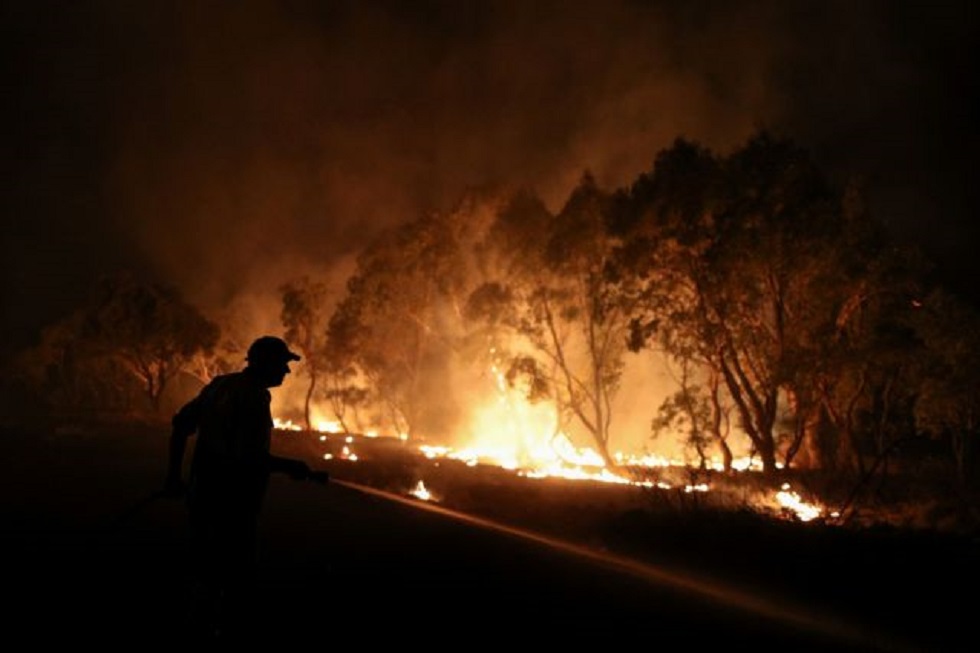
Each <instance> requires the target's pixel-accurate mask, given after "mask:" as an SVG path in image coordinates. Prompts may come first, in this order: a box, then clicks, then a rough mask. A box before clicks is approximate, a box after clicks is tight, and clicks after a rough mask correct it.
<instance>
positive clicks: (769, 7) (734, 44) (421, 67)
mask: <svg viewBox="0 0 980 653" xmlns="http://www.w3.org/2000/svg"><path fill="white" fill-rule="evenodd" d="M974 7H975V3H971V2H966V1H957V2H930V3H925V2H922V3H905V2H894V1H881V2H875V1H866V2H852V1H848V2H836V1H827V0H820V1H809V0H807V1H796V2H793V1H784V0H777V1H772V2H766V1H762V2H737V1H732V2H698V1H694V2H691V1H685V2H653V1H649V2H643V1H639V0H633V1H627V0H622V1H615V0H604V1H601V2H584V1H583V2H575V1H574V0H571V1H566V2H531V1H529V0H516V1H510V0H507V1H500V2H467V1H450V2H426V1H420V0H413V1H404V2H368V1H365V2H313V1H301V0H297V1H278V2H274V1H271V0H270V1H267V2H200V1H192V2H166V1H163V0H160V1H146V2H132V1H128V0H120V1H118V2H113V1H102V0H86V1H82V2H69V1H64V2H46V1H38V0H25V1H22V2H12V1H9V0H2V9H0V32H2V36H0V43H2V48H3V65H2V68H0V70H2V71H3V72H2V74H3V87H2V88H3V100H4V101H3V107H4V109H3V110H4V113H5V115H4V125H5V127H6V130H5V131H6V135H5V137H4V138H3V140H2V146H0V147H2V148H3V149H2V152H3V156H2V165H3V176H4V184H3V191H2V199H0V211H2V214H3V225H4V228H3V242H2V245H3V266H4V267H3V286H2V292H3V295H2V302H3V305H2V311H3V333H2V351H3V353H9V352H11V351H13V350H15V349H17V348H20V347H23V346H27V345H30V344H32V343H33V341H34V339H35V338H36V336H37V333H38V330H39V328H40V327H41V326H42V325H44V324H46V323H49V322H51V321H53V320H55V319H57V318H60V317H63V316H64V315H65V314H67V313H68V312H70V311H71V310H72V309H73V308H75V307H76V306H77V305H78V304H79V302H80V301H81V300H82V298H83V297H84V295H85V293H86V291H87V290H88V288H89V287H90V285H91V283H92V281H93V279H94V278H95V277H96V276H97V275H98V274H100V273H103V272H111V271H113V270H116V269H120V268H129V269H132V270H135V271H136V272H138V273H139V274H141V275H144V276H146V277H147V278H150V279H156V280H160V281H164V282H167V283H172V284H175V285H176V286H178V287H179V288H181V289H182V291H183V292H184V293H185V295H186V296H187V297H188V298H189V299H191V300H192V301H194V302H195V303H197V304H198V305H199V306H201V307H202V308H204V309H205V310H215V309H219V308H220V307H222V306H226V305H228V304H229V303H230V302H233V301H235V300H240V299H241V298H242V297H243V296H248V295H250V294H257V295H261V294H262V293H268V292H269V291H270V288H274V287H275V286H277V285H278V284H280V283H281V282H282V281H284V280H285V279H286V278H288V277H290V276H294V275H296V274H299V273H313V274H319V275H323V276H332V277H335V278H342V276H343V275H344V274H345V273H346V272H349V270H350V269H351V268H350V266H351V263H350V262H351V260H352V257H353V255H354V254H356V252H357V251H358V249H359V248H360V247H361V246H363V245H364V244H365V242H366V241H367V240H368V239H369V238H370V237H371V236H372V235H373V234H375V233H377V232H378V230H379V229H380V228H382V227H383V226H385V225H389V224H392V223H395V222H398V221H401V220H406V219H411V218H414V217H417V215H418V214H419V212H420V211H426V210H433V209H436V210H437V209H440V208H445V207H447V206H449V205H451V204H452V203H453V202H454V201H456V200H457V199H459V197H460V195H461V193H463V192H464V191H465V190H466V189H467V188H470V187H494V186H497V185H510V184H523V185H528V186H531V187H533V188H535V189H537V190H538V192H539V193H540V194H541V195H542V197H544V198H545V200H546V201H547V202H548V203H549V205H551V206H552V208H558V206H559V205H560V203H561V202H562V200H563V199H564V198H565V197H566V195H567V192H568V190H569V189H570V187H571V185H572V184H573V183H575V182H576V181H577V180H578V178H579V177H580V176H581V174H582V172H583V171H584V170H586V169H588V170H590V171H591V172H593V173H594V175H595V176H596V179H597V180H598V181H599V183H600V184H601V185H603V186H605V187H608V188H613V187H616V186H620V185H623V184H627V183H629V182H631V181H632V180H633V179H635V177H636V176H637V175H638V174H640V173H641V172H643V171H646V170H648V169H650V166H651V164H652V161H653V158H654V156H655V155H656V153H657V151H659V150H660V149H662V148H664V147H666V146H668V145H669V144H670V143H671V142H672V141H673V140H674V139H675V138H676V137H678V136H684V137H687V138H690V139H693V140H697V141H699V142H701V143H702V144H704V145H706V146H709V147H711V148H712V149H715V150H717V151H719V152H725V151H728V150H729V149H730V148H732V147H735V146H737V145H739V144H741V143H743V142H744V141H745V139H746V138H747V137H748V136H749V135H750V134H751V133H752V132H753V131H754V130H755V129H757V128H760V127H765V128H768V129H770V130H772V131H774V132H775V133H777V134H779V135H783V136H787V137H790V138H792V139H794V140H795V141H797V142H798V143H799V144H801V145H803V146H804V147H806V148H808V149H809V150H810V151H811V152H812V153H813V155H814V156H815V157H816V158H817V160H818V162H819V163H820V165H821V166H822V167H823V168H824V169H825V170H826V171H827V172H828V173H829V174H831V175H832V176H833V178H834V179H836V180H843V179H845V178H846V177H847V176H849V175H860V176H861V177H862V178H863V179H864V180H865V182H866V184H867V187H868V190H869V194H870V199H871V206H872V209H873V210H874V211H875V213H876V215H877V216H878V217H879V218H880V219H881V220H882V221H883V222H884V223H885V224H886V225H887V226H888V227H889V228H891V229H892V230H893V233H894V234H895V235H896V236H897V237H898V238H900V239H904V240H908V241H912V242H917V243H919V244H921V245H922V246H923V247H924V248H925V249H926V250H927V252H928V253H929V254H931V255H932V256H934V257H935V258H937V259H939V260H940V261H941V262H942V263H943V265H944V266H945V268H946V269H947V270H948V272H949V273H950V274H951V275H960V278H965V277H964V276H963V275H965V274H966V273H973V274H976V275H978V276H980V256H978V255H977V254H976V253H975V252H974V247H975V245H976V243H978V242H980V240H978V236H980V226H978V224H977V220H976V218H975V216H976V212H977V208H978V191H977V186H978V183H977V174H976V172H975V169H976V168H975V166H974V163H973V161H974V159H975V157H976V151H977V146H978V139H977V118H976V116H977V115H980V107H978V106H977V105H978V97H977V81H978V76H977V74H976V72H977V69H976V65H975V64H973V63H972V61H973V59H974V58H976V55H977V52H976V50H977V45H976V43H977V39H976V38H975V37H976V36H977V10H976V9H974ZM962 287H964V288H967V289H969V288H970V284H967V283H963V284H962ZM977 294H978V295H980V293H977ZM272 317H273V318H275V316H272Z"/></svg>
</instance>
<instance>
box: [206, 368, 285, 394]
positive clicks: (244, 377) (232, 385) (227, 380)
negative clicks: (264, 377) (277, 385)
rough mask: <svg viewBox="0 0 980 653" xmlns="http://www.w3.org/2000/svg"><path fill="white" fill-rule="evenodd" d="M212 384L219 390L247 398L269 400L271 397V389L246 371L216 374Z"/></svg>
mask: <svg viewBox="0 0 980 653" xmlns="http://www.w3.org/2000/svg"><path fill="white" fill-rule="evenodd" d="M210 385H212V386H214V388H215V390H216V391H217V392H221V393H233V394H235V395H237V396H240V397H243V398H246V399H264V400H266V401H268V400H269V399H270V398H271V395H270V394H269V391H268V390H266V389H265V388H264V387H262V386H261V385H259V384H258V383H257V382H256V381H255V379H254V378H252V377H251V376H250V375H248V374H246V373H245V372H244V371H239V372H231V373H229V374H222V375H221V376H216V377H215V378H214V380H212V381H211V384H210Z"/></svg>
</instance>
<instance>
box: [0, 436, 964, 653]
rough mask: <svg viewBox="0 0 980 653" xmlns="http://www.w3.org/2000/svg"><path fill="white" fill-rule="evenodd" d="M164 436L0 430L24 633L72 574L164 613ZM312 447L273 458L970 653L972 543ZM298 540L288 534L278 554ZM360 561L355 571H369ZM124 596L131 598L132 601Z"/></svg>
mask: <svg viewBox="0 0 980 653" xmlns="http://www.w3.org/2000/svg"><path fill="white" fill-rule="evenodd" d="M167 435H168V433H167V430H166V429H164V428H161V427H156V426H147V425H116V426H111V427H109V426H103V427H97V428H93V427H84V428H83V427H73V428H61V429H31V428H17V429H12V428H5V429H3V430H0V438H2V442H3V447H4V450H5V451H6V452H7V454H8V457H7V461H8V465H7V470H6V472H5V473H4V474H3V475H0V498H2V518H3V520H2V523H3V527H4V534H3V535H4V537H3V539H4V548H5V549H6V552H7V553H8V554H9V555H8V557H7V560H11V561H15V562H14V563H13V564H14V566H15V569H14V571H13V577H14V578H15V579H16V582H15V583H14V585H13V587H14V588H15V589H17V590H18V591H20V593H21V595H22V607H24V606H28V607H29V608H30V609H29V610H28V609H27V608H25V610H26V612H25V614H26V615H29V616H30V617H31V619H32V620H37V619H38V617H39V615H42V614H44V615H45V616H47V617H50V621H48V620H47V619H43V620H41V621H39V622H38V624H39V625H36V626H34V627H33V628H34V629H35V631H36V632H43V631H45V630H46V629H48V628H52V627H56V624H57V623H58V622H65V615H64V607H65V605H66V604H68V605H77V604H78V603H79V602H84V601H85V597H86V596H89V595H90V593H91V592H97V591H98V589H99V588H90V587H78V586H77V585H79V584H80V583H92V578H93V576H92V575H90V574H88V573H86V572H85V570H80V569H78V567H79V566H81V565H84V564H86V563H85V562H84V561H85V560H88V561H89V563H90V564H98V563H99V562H102V563H106V562H107V561H109V560H112V561H113V562H112V564H113V565H114V568H116V569H118V564H119V560H120V559H125V560H128V561H129V562H128V564H131V565H132V566H133V567H134V574H135V573H136V569H139V574H140V577H141V578H142V580H141V581H140V583H141V587H142V586H143V585H145V584H146V583H149V584H151V585H152V584H153V583H158V584H159V586H160V587H161V588H163V589H161V594H160V596H159V600H160V602H161V603H162V604H166V603H167V602H168V601H170V600H173V601H174V602H177V601H179V597H176V596H171V594H172V593H173V592H174V591H175V589H174V584H173V582H172V580H173V578H176V577H179V576H180V574H181V573H182V571H181V567H180V561H179V559H178V558H176V557H175V553H174V552H175V551H179V548H180V541H179V537H180V533H181V532H182V518H183V515H182V512H181V510H180V509H179V506H176V505H165V504H161V503H159V502H157V501H156V500H155V499H154V498H153V497H154V493H155V492H156V490H158V489H159V484H160V481H162V477H163V472H164V468H165V455H166V438H167ZM323 446H326V445H324V444H320V443H319V441H318V440H314V441H311V440H310V439H309V436H304V435H302V434H295V433H284V434H279V435H278V436H277V450H278V451H279V452H280V453H283V454H287V455H297V456H302V457H304V458H306V459H308V461H309V462H310V463H311V465H313V466H317V467H321V468H325V469H328V470H329V471H330V472H331V474H332V476H333V478H334V480H336V481H343V482H345V483H350V484H352V485H358V486H364V487H371V488H378V489H382V490H385V491H389V492H392V493H394V494H398V495H402V496H408V495H407V493H408V491H409V490H410V489H412V488H414V487H415V486H416V484H417V483H418V481H419V480H424V481H425V484H426V486H427V487H428V489H429V490H430V491H431V492H433V494H434V495H435V496H436V498H437V499H439V501H438V505H440V506H442V507H445V508H447V509H450V510H454V511H459V512H462V513H466V514H472V515H478V516H480V517H483V518H487V519H489V520H492V521H494V522H497V523H501V524H509V525H513V526H517V527H520V528H524V529H528V530H531V531H533V532H536V533H541V534H546V535H548V536H553V537H556V538H560V539H561V540H563V541H567V542H570V543H575V544H576V545H582V546H585V547H588V548H590V549H592V550H595V551H598V552H608V553H612V554H616V555H623V556H628V557H630V558H631V559H635V560H640V561H645V562H649V563H651V564H657V565H671V566H672V567H673V568H676V569H687V570H689V571H691V572H692V573H695V574H698V575H700V576H709V577H713V578H719V579H725V581H726V582H732V583H737V584H739V585H740V586H743V587H750V588H758V589H760V590H764V591H766V592H769V591H773V592H778V593H779V594H780V595H782V596H787V597H792V598H793V599H794V600H799V601H805V602H806V603H807V604H809V605H814V606H818V607H821V608H827V609H832V610H834V611H837V612H838V613H844V614H852V615H855V616H857V617H860V619H861V620H862V621H864V622H867V623H872V624H876V625H877V626H880V627H881V628H884V629H895V630H897V631H900V632H902V633H903V634H907V635H908V636H909V637H910V638H912V639H913V640H914V641H917V642H924V643H925V646H924V647H923V650H932V651H945V650H951V651H956V650H971V648H972V647H971V646H969V645H968V644H967V642H968V641H969V640H968V639H967V638H968V637H970V636H972V619H973V618H974V616H973V611H974V610H973V607H972V606H973V603H972V602H971V601H970V600H969V599H968V598H965V597H969V596H970V595H971V593H972V592H974V591H975V589H976V587H977V586H978V581H980V539H978V538H976V537H973V536H971V535H963V534H958V535H951V534H945V533H938V532H929V531H914V532H913V531H906V530H901V529H893V528H874V529H860V530H856V529H841V528H834V527H830V526H826V525H813V524H799V523H788V522H780V521H774V520H771V519H763V518H760V517H759V516H758V515H750V514H745V513H740V512H727V511H717V510H712V509H706V508H704V507H701V508H694V507H691V506H687V507H686V508H685V509H683V510H677V509H670V510H664V509H663V505H659V504H656V502H653V503H651V499H650V497H649V496H648V495H645V494H643V493H641V492H638V491H636V490H635V489H634V488H624V487H620V486H608V485H604V484H593V483H584V482H576V481H564V480H556V479H527V478H521V477H517V476H515V475H514V474H512V473H511V472H507V471H506V470H500V469H494V468H483V467H480V468H472V467H467V466H465V465H463V464H461V463H459V464H457V463H456V462H454V461H432V460H429V459H426V458H424V457H422V456H418V455H416V454H415V453H414V452H413V451H411V450H409V449H408V448H405V447H403V446H401V445H399V444H397V443H395V442H382V443H377V444H376V446H375V447H374V448H373V449H366V448H364V449H362V450H363V451H364V452H365V455H364V456H363V457H362V459H361V460H359V461H357V462H348V461H340V460H336V459H334V460H323V458H322V449H321V447H323ZM291 492H300V491H298V490H291ZM302 496H309V495H308V494H307V495H302V494H296V495H295V497H293V496H292V495H290V497H291V498H288V499H282V498H280V499H278V501H279V505H278V514H279V515H280V517H278V519H279V520H280V521H279V522H278V526H275V528H278V529H279V530H280V531H283V532H285V531H290V529H293V530H295V529H296V525H295V524H294V523H292V522H290V521H289V519H288V515H289V514H290V513H291V512H293V513H299V512H301V511H302V509H303V508H302V506H301V505H300V504H299V503H298V502H302V501H303V499H302V498H301V497H302ZM657 505H659V508H658V509H654V508H655V507H657ZM281 515H286V517H282V516H281ZM150 516H152V521H150V520H149V517H150ZM273 519H277V518H273ZM273 523H275V522H273ZM323 527H324V528H326V526H323ZM304 537H305V536H303V535H302V534H301V533H299V532H294V533H293V536H292V538H293V540H292V541H294V542H301V541H302V540H303V539H304ZM290 546H292V547H294V548H295V546H296V545H295V544H291V545H290ZM372 550H374V551H375V553H377V555H378V556H379V557H381V558H383V557H384V555H386V554H383V553H380V552H381V551H383V549H372ZM123 551H124V552H123ZM363 555H364V556H365V557H364V559H363V560H362V563H363V564H364V565H366V566H371V565H374V564H375V561H372V560H370V559H369V558H370V556H369V554H368V553H366V552H365V553H364V554H363ZM310 559H313V560H316V559H317V557H316V556H311V557H310ZM385 564H388V565H395V564H396V563H395V562H393V561H391V560H388V561H387V562H386V563H385ZM118 575H119V576H120V578H117V579H115V583H114V584H109V585H108V586H107V588H106V589H107V590H108V591H115V592H120V591H121V590H120V587H129V585H128V583H129V582H130V581H129V580H128V579H127V578H126V576H127V573H126V572H125V571H124V570H123V571H120V572H119V574H118ZM59 595H60V596H59ZM138 595H140V596H144V597H145V589H144V590H141V593H139V594H138ZM124 603H125V602H124ZM46 608H50V612H49V613H47V614H45V610H46ZM56 608H60V609H61V612H59V611H58V609H56ZM90 621H91V619H87V620H86V623H89V622H90ZM65 623H68V622H65ZM32 632H34V631H32Z"/></svg>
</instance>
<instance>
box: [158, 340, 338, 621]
mask: <svg viewBox="0 0 980 653" xmlns="http://www.w3.org/2000/svg"><path fill="white" fill-rule="evenodd" d="M246 360H247V366H246V367H245V369H243V370H241V371H239V372H234V373H231V374H225V375H222V376H218V377H216V378H215V379H214V380H212V381H211V382H210V383H209V384H208V385H207V386H205V387H204V388H203V389H202V390H201V392H200V393H199V394H198V395H197V396H196V397H195V398H194V399H192V400H191V401H189V402H188V403H187V404H185V405H184V406H183V407H182V408H181V409H180V410H179V411H178V412H177V413H176V414H175V415H174V417H173V431H172V435H171V438H170V456H169V461H168V469H167V480H166V490H167V493H168V494H170V495H171V496H180V495H184V493H185V489H186V498H187V508H188V516H189V526H190V536H191V550H190V553H191V561H190V562H191V568H192V573H193V574H194V576H195V582H196V587H195V597H194V605H192V606H191V610H192V614H191V618H192V619H193V620H194V622H195V624H194V625H197V626H200V627H202V628H205V629H207V632H208V633H209V634H219V631H220V630H221V628H222V622H223V621H227V620H228V619H229V618H233V617H236V615H239V614H240V611H241V608H242V607H243V604H242V601H243V599H244V592H245V590H246V589H247V588H248V585H249V582H250V580H251V575H252V573H253V568H254V564H255V561H256V554H257V535H258V516H259V512H260V509H261V506H262V501H263V498H264V496H265V493H266V488H267V486H268V483H269V475H270V474H271V473H272V472H281V473H285V474H288V475H289V476H290V477H292V478H294V479H312V480H316V481H320V482H325V481H326V480H327V475H326V473H325V472H313V471H312V470H310V468H309V466H308V465H307V464H306V463H305V462H303V461H301V460H294V459H291V458H282V457H279V456H274V455H272V454H271V453H270V444H271V435H272V426H273V424H272V414H271V412H270V410H269V404H270V401H271V395H270V393H269V390H268V388H274V387H278V386H280V385H282V382H283V380H284V379H285V377H286V375H287V374H289V363H290V362H292V361H298V360H300V357H299V356H298V355H297V354H295V353H293V352H292V351H290V350H289V347H288V346H287V345H286V343H285V342H284V341H283V340H282V339H280V338H276V337H273V336H263V337H261V338H259V339H257V340H256V341H255V342H253V343H252V345H251V346H250V347H249V349H248V354H247V357H246ZM194 433H197V443H196V446H195V447H194V455H193V459H192V460H191V465H190V478H189V482H188V484H187V486H186V487H185V486H184V483H183V480H182V468H183V460H184V451H185V448H186V445H187V439H188V437H190V436H191V435H193V434H194ZM229 612H230V613H231V614H228V613H229Z"/></svg>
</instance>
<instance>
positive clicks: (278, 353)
mask: <svg viewBox="0 0 980 653" xmlns="http://www.w3.org/2000/svg"><path fill="white" fill-rule="evenodd" d="M299 359H300V358H299V354H297V353H295V352H292V351H290V350H289V346H288V345H287V344H286V341H285V340H283V339H282V338H277V337H275V336H262V337H261V338H258V339H256V341H255V342H253V343H252V344H251V345H249V348H248V353H247V354H246V356H245V360H247V361H249V362H251V363H255V362H270V361H272V362H276V363H280V362H283V363H284V362H288V361H298V360H299Z"/></svg>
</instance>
